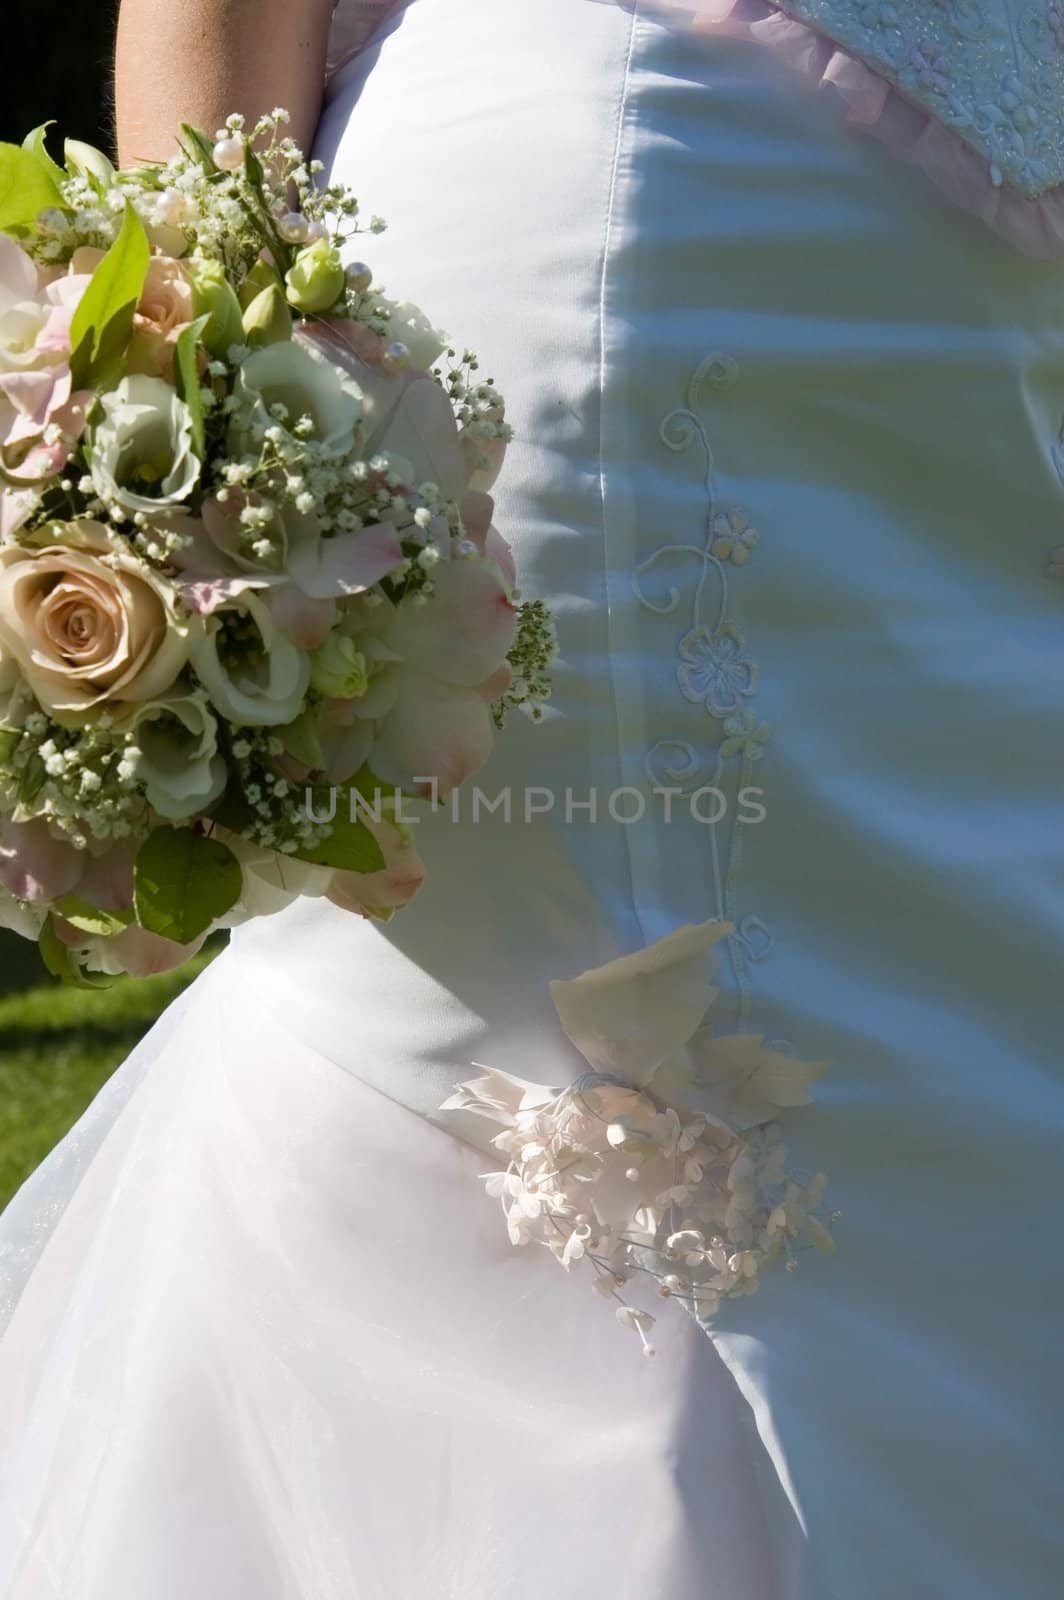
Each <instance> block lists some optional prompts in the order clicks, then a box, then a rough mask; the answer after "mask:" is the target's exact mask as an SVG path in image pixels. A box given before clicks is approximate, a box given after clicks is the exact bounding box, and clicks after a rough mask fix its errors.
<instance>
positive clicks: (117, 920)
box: [55, 894, 133, 939]
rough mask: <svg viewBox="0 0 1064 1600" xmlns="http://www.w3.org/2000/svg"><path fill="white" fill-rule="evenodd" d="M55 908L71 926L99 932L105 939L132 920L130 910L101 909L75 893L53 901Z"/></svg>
mask: <svg viewBox="0 0 1064 1600" xmlns="http://www.w3.org/2000/svg"><path fill="white" fill-rule="evenodd" d="M55 909H56V911H58V913H59V915H60V916H61V917H62V918H63V920H64V921H65V922H69V923H70V924H71V926H72V927H74V928H80V930H81V932H82V933H95V934H100V935H102V936H103V937H104V938H105V939H109V938H110V937H111V935H112V934H115V933H121V932H122V929H123V928H128V927H129V925H130V923H131V922H132V921H133V913H132V911H122V912H117V911H101V910H100V909H99V907H98V906H94V905H90V904H89V902H88V900H82V899H81V897H80V895H76V894H66V895H64V896H63V898H62V899H61V900H57V901H56V902H55Z"/></svg>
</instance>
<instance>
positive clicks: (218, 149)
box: [211, 139, 244, 172]
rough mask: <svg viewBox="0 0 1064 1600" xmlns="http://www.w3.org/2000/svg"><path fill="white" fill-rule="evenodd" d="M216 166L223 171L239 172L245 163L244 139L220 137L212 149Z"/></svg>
mask: <svg viewBox="0 0 1064 1600" xmlns="http://www.w3.org/2000/svg"><path fill="white" fill-rule="evenodd" d="M211 155H212V156H213V157H214V164H215V166H216V167H221V169H222V171H223V172H239V171H240V169H241V167H242V166H243V165H244V141H243V139H219V140H218V143H217V144H216V145H215V147H214V149H213V150H212V151H211Z"/></svg>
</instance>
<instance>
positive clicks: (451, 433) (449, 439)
mask: <svg viewBox="0 0 1064 1600" xmlns="http://www.w3.org/2000/svg"><path fill="white" fill-rule="evenodd" d="M373 449H374V451H378V450H380V451H385V452H391V453H392V454H394V455H399V456H404V457H405V458H406V459H407V460H408V461H409V462H411V463H412V465H413V468H414V473H415V481H416V482H417V483H425V482H426V481H429V482H432V483H435V484H438V486H439V488H440V491H441V493H442V494H443V496H444V498H445V499H447V500H460V499H461V498H462V495H463V494H464V492H465V487H466V480H467V477H468V472H467V470H466V461H465V456H464V454H463V451H462V445H461V442H460V440H459V437H458V424H457V423H456V422H455V419H454V412H453V411H452V409H451V402H450V401H449V400H448V398H447V396H446V395H445V394H444V392H443V390H442V389H441V388H440V386H439V384H438V383H436V382H435V381H434V380H433V379H432V378H419V379H417V380H416V381H415V382H413V383H411V384H409V385H408V387H407V388H406V389H405V390H404V392H403V394H402V395H401V396H400V399H399V403H398V405H397V406H396V408H395V410H394V411H393V413H392V415H391V418H390V419H389V421H388V423H387V425H386V427H385V428H384V429H383V431H382V433H381V434H380V435H379V436H378V437H377V438H375V439H374V441H373Z"/></svg>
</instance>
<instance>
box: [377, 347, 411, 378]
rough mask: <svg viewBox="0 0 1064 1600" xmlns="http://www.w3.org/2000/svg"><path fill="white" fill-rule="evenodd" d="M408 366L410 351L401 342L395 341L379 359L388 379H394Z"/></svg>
mask: <svg viewBox="0 0 1064 1600" xmlns="http://www.w3.org/2000/svg"><path fill="white" fill-rule="evenodd" d="M409 365H410V351H409V350H408V349H407V347H406V345H405V344H403V343H402V342H401V340H399V339H396V340H395V341H394V343H392V344H390V345H389V346H388V348H387V349H386V350H385V352H384V355H383V357H382V359H381V366H382V367H383V368H384V370H385V372H386V373H387V374H388V376H389V377H395V376H396V375H397V374H398V373H400V372H403V371H404V370H405V369H406V368H407V367H408V366H409Z"/></svg>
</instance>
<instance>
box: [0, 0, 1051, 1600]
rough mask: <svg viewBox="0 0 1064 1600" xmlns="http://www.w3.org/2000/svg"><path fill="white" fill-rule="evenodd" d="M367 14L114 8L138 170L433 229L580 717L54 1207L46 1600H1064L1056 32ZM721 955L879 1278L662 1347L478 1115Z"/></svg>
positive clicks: (33, 1280) (698, 6)
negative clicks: (601, 1001) (265, 161)
mask: <svg viewBox="0 0 1064 1600" xmlns="http://www.w3.org/2000/svg"><path fill="white" fill-rule="evenodd" d="M330 9H331V8H330V5H329V3H328V0H255V4H251V3H250V0H249V3H242V0H183V3H182V4H181V5H179V6H175V5H173V4H171V3H170V0H124V3H123V6H122V17H121V25H120V35H119V50H118V74H117V106H118V128H119V137H120V142H121V146H122V156H123V159H125V160H127V161H133V160H138V159H150V158H153V157H158V156H160V155H164V154H165V153H166V151H167V150H168V148H169V140H170V137H171V130H172V129H174V128H175V127H176V125H177V124H178V122H179V121H180V120H182V119H187V120H190V121H192V122H195V123H198V124H200V125H203V126H205V127H207V128H208V129H213V128H214V127H216V126H217V125H218V124H219V123H220V122H221V120H222V119H223V117H224V115H225V113H227V112H229V111H231V110H244V111H246V112H248V113H257V112H259V111H262V110H268V109H270V108H271V107H273V106H274V105H278V104H280V105H287V106H288V107H289V108H290V110H291V112H292V116H293V127H292V132H293V133H294V134H295V135H296V136H297V137H302V138H303V139H304V140H306V141H307V142H309V141H310V139H311V136H312V135H313V137H314V145H315V154H316V155H317V156H318V157H319V158H320V159H321V160H322V161H323V162H324V163H325V167H326V169H327V171H328V172H331V173H332V174H334V175H335V176H336V177H337V178H338V179H342V180H343V181H345V182H349V183H351V184H352V185H353V186H354V187H355V188H356V190H357V192H358V193H359V195H360V197H361V198H362V200H363V202H364V204H365V206H366V207H367V209H368V210H374V211H383V212H385V213H386V214H390V218H391V222H392V226H391V227H390V228H389V230H388V231H387V232H386V233H385V234H383V235H382V236H381V237H380V238H379V239H376V238H375V239H373V240H372V241H370V242H369V243H367V244H365V245H364V247H363V248H364V251H365V252H367V253H368V252H370V251H372V261H371V265H372V267H373V271H374V274H375V276H376V278H377V279H378V280H379V281H380V282H382V283H384V284H385V285H387V284H389V283H390V282H392V281H394V283H396V284H400V285H401V286H402V287H403V290H404V292H409V293H410V294H411V295H412V297H413V298H414V299H415V300H417V301H419V302H420V303H422V304H424V305H425V306H427V307H429V308H430V309H431V310H432V311H433V312H437V313H438V314H439V315H440V316H441V318H442V319H443V320H444V322H445V325H446V323H447V322H449V323H450V325H451V326H453V327H454V328H456V329H461V330H462V331H463V335H465V334H466V331H467V330H468V335H469V337H470V338H471V339H472V340H473V342H474V344H475V346H476V348H477V349H478V350H479V352H480V353H481V355H482V358H483V360H484V362H485V363H486V369H487V370H490V371H491V372H492V373H493V374H494V375H495V376H496V377H497V378H498V380H499V383H500V385H502V386H503V387H504V389H505V391H506V393H507V396H508V399H509V402H510V410H509V417H510V420H511V421H512V422H513V424H514V426H515V428H516V431H517V438H516V441H515V443H514V445H513V447H512V450H511V454H510V456H509V459H508V462H507V467H506V471H505V473H504V476H503V478H502V479H501V480H500V483H499V486H498V490H497V494H498V501H499V508H498V519H497V520H498V521H499V525H500V527H502V528H503V529H504V530H505V531H506V533H507V535H508V537H509V538H510V539H511V540H512V542H513V543H514V545H515V548H516V551H517V555H518V559H519V563H520V566H521V570H522V576H523V581H524V584H525V586H526V592H527V593H528V594H530V595H535V596H537V597H542V598H544V599H546V600H547V601H548V603H549V604H550V605H551V607H552V609H553V612H554V615H555V619H556V623H557V628H558V635H559V659H558V662H557V665H556V669H555V675H554V676H555V688H554V697H553V701H552V705H551V710H550V714H549V716H548V717H547V718H546V719H545V721H544V722H543V724H541V725H540V726H539V727H538V728H534V729H533V728H531V727H527V728H518V727H516V726H515V727H513V728H512V730H511V731H509V732H508V736H507V738H506V739H505V740H502V741H500V743H499V746H498V749H497V754H496V755H495V757H494V758H493V760H492V763H491V765H490V766H489V768H488V769H486V771H485V772H484V773H482V774H481V778H480V783H481V788H482V790H483V791H484V793H485V794H486V795H487V796H488V797H489V799H491V800H492V801H493V802H494V801H496V800H497V798H498V796H499V795H500V794H502V793H503V792H506V793H508V794H509V796H510V806H509V814H507V811H506V808H504V807H503V806H502V805H498V806H493V807H489V806H487V805H484V806H483V807H481V809H480V812H479V814H478V815H477V816H476V817H474V816H473V815H472V814H471V813H470V811H469V810H468V809H465V808H464V809H462V810H461V811H460V813H459V814H457V815H455V814H452V813H451V812H450V811H449V810H440V811H437V812H435V813H433V814H426V816H425V817H424V818H423V820H422V821H421V822H420V823H419V824H418V827H419V828H420V829H421V834H422V837H421V839H420V842H421V843H422V844H423V845H424V854H425V857H426V859H427V860H428V861H429V863H430V866H431V872H430V876H429V879H428V881H427V883H426V885H425V887H424V890H423V892H422V893H421V895H420V896H419V898H418V900H417V902H416V904H415V905H413V906H412V907H410V908H409V909H408V910H407V911H405V912H404V913H403V914H402V915H401V916H400V917H399V918H397V919H396V920H395V921H394V922H393V923H390V924H387V925H381V924H378V923H374V922H369V921H361V920H358V919H355V918H352V917H350V916H348V915H347V914H345V913H343V912H341V911H339V910H337V909H335V908H333V907H331V906H330V905H328V904H326V903H324V902H322V901H302V902H299V903H297V904H295V905H294V906H292V907H291V908H289V909H288V910H286V911H284V912H281V913H279V914H277V915H275V916H273V917H270V918H265V919H263V920H262V921H260V922H258V923H254V924H252V925H250V926H248V927H246V928H243V929H241V930H238V931H237V932H236V934H235V935H234V937H233V940H232V943H231V946H230V948H229V949H228V950H227V951H226V952H225V953H224V954H223V955H222V956H221V957H220V958H219V959H218V960H217V961H216V962H215V963H214V964H213V966H212V967H211V968H210V969H208V971H207V972H206V973H205V974H204V975H203V976H202V977H201V978H200V979H199V980H198V981H197V982H196V983H195V984H194V985H193V986H192V988H191V989H190V990H189V991H188V992H187V993H186V994H185V995H184V997H183V998H182V999H181V1000H179V1001H178V1003H177V1004H176V1005H175V1006H173V1007H172V1008H171V1009H170V1011H169V1012H168V1013H167V1014H166V1015H165V1016H164V1017H163V1018H162V1019H161V1021H160V1022H159V1023H158V1024H157V1026H156V1027H155V1029H154V1030H153V1031H152V1033H151V1034H150V1035H149V1037H148V1038H147V1039H146V1040H145V1041H144V1043H143V1044H142V1045H141V1046H140V1047H139V1048H138V1049H137V1050H136V1051H135V1052H134V1054H133V1056H132V1057H131V1058H130V1060H129V1061H127V1063H126V1064H125V1065H124V1067H122V1068H121V1069H120V1071H119V1072H118V1073H117V1074H116V1076H115V1078H114V1079H113V1080H112V1082H111V1083H110V1084H109V1085H108V1087H107V1088H106V1089H105V1091H104V1092H103V1094H102V1095H101V1096H100V1097H99V1099H98V1100H97V1101H96V1103H95V1104H94V1105H93V1107H92V1108H91V1109H90V1111H89V1112H88V1113H87V1115H86V1116H85V1117H84V1118H83V1120H82V1121H81V1123H79V1125H78V1126H77V1127H76V1128H75V1129H74V1131H73V1132H72V1133H71V1134H70V1136H69V1137H68V1138H67V1139H66V1140H65V1141H64V1142H63V1143H62V1144H61V1145H60V1146H59V1148H58V1149H57V1150H56V1151H55V1152H54V1153H53V1155H52V1156H51V1157H50V1158H49V1160H48V1161H46V1162H45V1164H44V1166H43V1167H42V1168H41V1169H40V1170H39V1172H38V1173H37V1174H36V1175H35V1176H34V1177H33V1178H31V1180H30V1181H29V1182H28V1183H27V1185H26V1186H25V1187H24V1189H23V1190H22V1192H21V1193H20V1194H19V1195H18V1196H17V1198H16V1199H15V1201H14V1202H13V1204H12V1206H11V1207H10V1209H9V1211H8V1212H7V1213H6V1215H5V1217H4V1219H3V1222H2V1223H0V1268H2V1281H0V1290H2V1292H0V1316H2V1317H3V1319H4V1320H5V1321H6V1332H5V1334H4V1337H3V1342H2V1343H0V1415H2V1416H3V1434H2V1441H0V1595H2V1596H3V1600H54V1597H58V1600H186V1597H187V1596H189V1595H192V1594H196V1593H199V1594H203V1595H205V1596H208V1597H209V1600H355V1597H358V1600H450V1597H453V1600H533V1597H534V1596H539V1595H541V1594H544V1593H549V1594H551V1595H552V1596H554V1597H556V1600H600V1597H601V1600H605V1597H607V1596H609V1597H611V1600H636V1597H639V1600H644V1597H647V1596H651V1597H655V1600H656V1597H662V1600H711V1597H712V1600H899V1597H900V1596H905V1597H907V1600H1003V1597H1005V1596H1016V1597H1017V1600H1018V1597H1020V1596H1022V1597H1023V1600H1051V1597H1055V1596H1058V1595H1059V1594H1060V1593H1061V1589H1062V1585H1064V1531H1062V1530H1064V1515H1062V1510H1064V1507H1062V1506H1061V1503H1060V1492H1059V1485H1060V1472H1059V1437H1060V1429H1061V1422H1062V1420H1064V1419H1062V1412H1061V1389H1060V1370H1059V1367H1060V1364H1059V1355H1058V1352H1057V1350H1056V1345H1057V1332H1058V1329H1059V1326H1060V1322H1061V1313H1062V1310H1064V1307H1062V1304H1061V1295H1060V1283H1061V1274H1060V1271H1059V1259H1060V1245H1059V1240H1060V1229H1059V1223H1058V1218H1059V1208H1060V1188H1059V1148H1060V1138H1061V1133H1062V1131H1064V1130H1062V1124H1064V1084H1062V1076H1061V1071H1062V1069H1061V1052H1060V1040H1059V1031H1060V1030H1059V1024H1058V1019H1057V1014H1056V1011H1055V1006H1056V1001H1057V999H1058V997H1059V992H1060V973H1059V967H1060V959H1061V951H1062V949H1064V844H1062V840H1064V831H1062V826H1061V799H1060V796H1061V782H1060V778H1061V770H1062V768H1061V749H1062V737H1064V589H1062V587H1061V584H1060V581H1059V576H1060V572H1064V563H1062V562H1059V560H1057V559H1056V558H1055V556H1054V550H1055V547H1056V546H1057V545H1058V544H1059V542H1060V540H1061V537H1062V528H1064V518H1062V511H1064V488H1062V483H1061V476H1060V474H1061V471H1062V470H1064V431H1062V418H1064V319H1062V311H1064V290H1062V284H1064V262H1062V260H1061V256H1062V255H1064V186H1062V185H1064V19H1062V14H1061V8H1060V6H1059V5H1058V4H1056V3H1049V0H986V3H984V4H982V5H979V6H977V5H974V4H972V3H971V0H936V3H934V4H932V3H931V0H893V4H892V5H889V6H887V5H877V4H866V3H864V0H792V3H789V4H787V5H785V6H777V5H773V4H770V3H768V0H675V3H669V0H413V3H411V4H408V5H403V4H388V3H383V4H382V3H376V4H374V3H367V0H340V4H339V7H338V9H337V12H336V15H335V16H334V17H330V14H329V13H330ZM323 84H324V90H323ZM315 129H316V133H315ZM1055 567H1056V568H1057V575H1056V577H1054V568H1055ZM744 794H745V798H746V800H747V802H748V803H747V804H746V805H745V806H744V805H743V803H742V797H743V795H744ZM707 796H711V797H712V801H713V804H712V807H711V802H710V799H707ZM753 802H756V804H755V803H753ZM707 922H708V923H720V924H727V926H728V928H729V929H730V931H729V932H728V933H727V934H726V936H724V937H722V938H721V939H720V940H719V943H718V959H717V963H716V982H717V984H718V986H719V990H720V993H719V995H718V997H717V999H716V1001H715V1005H714V1011H713V1018H715V1019H717V1020H718V1021H719V1022H720V1024H721V1026H722V1027H724V1028H726V1029H727V1030H729V1031H731V1032H734V1033H740V1034H748V1035H752V1036H753V1037H754V1038H755V1039H756V1038H764V1039H765V1040H766V1041H771V1042H773V1043H774V1045H775V1047H776V1048H778V1049H782V1050H789V1051H793V1053H794V1054H795V1056H797V1057H800V1058H802V1059H805V1060H810V1061H813V1060H815V1061H826V1062H828V1063H829V1064H830V1068H831V1070H830V1072H829V1073H828V1075H827V1077H826V1078H825V1079H824V1080H823V1082H822V1083H820V1084H818V1085H817V1090H816V1101H817V1103H816V1106H815V1107H810V1108H807V1109H804V1110H802V1111H800V1112H796V1113H795V1114H794V1116H793V1118H792V1119H791V1120H790V1122H789V1127H788V1143H789V1145H790V1147H791V1153H792V1158H793V1159H794V1160H795V1161H797V1163H798V1164H799V1165H800V1166H801V1167H802V1168H803V1169H805V1170H807V1171H808V1172H817V1171H819V1170H821V1169H823V1170H824V1171H825V1172H827V1173H828V1174H829V1175H830V1181H831V1188H830V1195H831V1204H833V1205H835V1206H837V1207H838V1208H839V1209H840V1210H841V1212H842V1219H841V1221H839V1222H838V1224H837V1227H836V1228H835V1230H834V1236H835V1238H836V1240H837V1243H838V1251H837V1253H836V1254H835V1256H834V1257H833V1258H831V1259H827V1258H826V1257H822V1256H821V1255H819V1254H817V1253H816V1252H802V1253H801V1256H800V1259H798V1260H797V1262H796V1266H797V1270H795V1271H792V1272H784V1271H778V1272H774V1273H771V1274H766V1275H765V1279H764V1283H763V1284H762V1286H761V1287H760V1290H759V1292H758V1294H757V1295H756V1296H752V1297H744V1298H742V1299H738V1300H735V1301H734V1302H729V1303H728V1304H727V1305H726V1307H725V1308H724V1309H723V1310H722V1311H721V1312H720V1314H719V1316H717V1317H715V1318H711V1319H708V1320H706V1321H705V1326H704V1327H703V1326H700V1325H699V1324H698V1323H697V1322H696V1321H695V1319H694V1318H693V1317H691V1316H688V1315H686V1314H685V1312H684V1310H683V1309H682V1307H681V1306H678V1305H669V1304H668V1302H667V1299H663V1300H662V1301H661V1302H660V1308H659V1309H657V1310H656V1313H655V1317H656V1320H655V1325H654V1329H653V1344H654V1346H655V1348H656V1351H657V1354H656V1358H655V1359H654V1360H650V1361H648V1360H643V1359H641V1357H640V1345H639V1343H638V1342H637V1341H636V1340H635V1339H633V1338H632V1337H631V1334H630V1333H628V1332H625V1331H624V1330H623V1329H622V1328H621V1327H619V1326H618V1322H617V1320H616V1319H615V1317H613V1316H612V1315H610V1314H609V1311H610V1308H609V1306H608V1304H605V1303H604V1302H603V1300H602V1299H601V1298H600V1297H598V1296H596V1295H595V1294H593V1293H591V1279H590V1278H589V1277H588V1276H586V1275H584V1274H583V1273H582V1272H581V1271H580V1270H574V1271H573V1272H571V1273H565V1272H562V1271H560V1270H559V1268H558V1266H557V1263H556V1262H555V1261H554V1260H553V1259H552V1258H551V1255H550V1253H549V1252H548V1251H544V1250H538V1249H536V1248H534V1247H528V1248H524V1249H514V1248H513V1247H512V1246H511V1244H510V1243H509V1240H508V1238H507V1233H506V1228H505V1225H504V1223H503V1221H502V1220H501V1218H500V1215H499V1210H498V1204H497V1202H496V1201H493V1200H492V1199H490V1198H487V1197H486V1196H485V1193H484V1185H483V1183H482V1182H481V1181H480V1174H482V1173H484V1172H485V1171H487V1170H489V1168H490V1166H491V1162H492V1158H491V1157H490V1156H489V1155H488V1154H487V1152H488V1151H490V1149H491V1146H490V1135H491V1132H492V1131H494V1130H492V1129H490V1128H489V1129H488V1130H487V1131H486V1133H482V1132H481V1131H480V1127H479V1124H477V1119H476V1118H474V1117H472V1116H471V1115H470V1114H469V1113H468V1112H464V1113H463V1112H461V1111H459V1112H455V1111H453V1110H449V1109H441V1108H442V1107H443V1105H444V1102H445V1101H446V1100H447V1099H448V1098H449V1097H450V1096H451V1095H452V1094H453V1091H454V1089H455V1086H456V1085H457V1084H459V1083H460V1082H462V1081H464V1080H465V1079H467V1078H469V1077H470V1076H471V1075H472V1074H471V1064H472V1063H474V1062H476V1063H484V1064H486V1065H488V1066H490V1067H496V1068H499V1069H501V1070H503V1071H506V1072H510V1073H513V1074H516V1075H518V1076H521V1077H524V1078H527V1079H530V1080H532V1081H533V1082H534V1083H540V1084H565V1083H570V1082H572V1081H573V1080H574V1079H576V1078H577V1077H578V1076H579V1074H580V1072H581V1070H582V1068H583V1066H584V1063H583V1062H582V1060H581V1058H580V1057H579V1055H578V1054H577V1052H576V1051H575V1050H574V1049H573V1048H572V1047H571V1045H570V1043H569V1041H568V1040H567V1039H566V1037H565V1034H564V1032H563V1031H562V1029H561V1028H560V1026H559V1016H558V1013H557V1011H556V1009H555V1005H554V1002H553V1001H552V996H551V990H550V987H549V985H550V982H551V980H554V979H559V978H560V979H569V978H573V977H575V976H576V975H577V974H579V973H582V972H584V971H585V970H587V969H589V968H593V967H597V966H599V965H602V964H604V963H610V962H612V961H614V960H615V959H616V958H618V957H621V956H623V955H626V954H630V953H632V952H636V951H639V950H641V949H643V948H644V947H646V946H649V945H651V944H653V943H654V942H655V941H657V940H659V939H662V938H664V937H665V936H666V935H668V934H670V933H672V932H673V931H674V930H675V929H676V928H678V927H679V926H681V925H684V924H695V925H702V924H705V923H707ZM717 931H718V932H719V931H720V930H719V929H718V930H717ZM44 1065H45V1070H46V1067H47V1064H46V1063H45V1064H44ZM475 1124H477V1125H476V1126H475ZM495 1160H496V1164H497V1156H496V1158H495ZM585 1264H586V1263H585ZM579 1265H580V1264H579V1263H577V1268H579Z"/></svg>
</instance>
